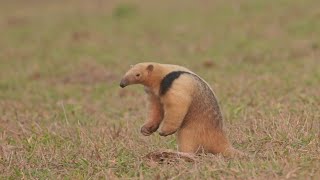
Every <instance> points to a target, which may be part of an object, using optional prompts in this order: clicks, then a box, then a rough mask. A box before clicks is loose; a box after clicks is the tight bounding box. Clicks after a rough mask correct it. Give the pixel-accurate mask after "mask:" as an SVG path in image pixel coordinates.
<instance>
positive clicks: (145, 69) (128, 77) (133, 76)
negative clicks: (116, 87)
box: [120, 63, 154, 88]
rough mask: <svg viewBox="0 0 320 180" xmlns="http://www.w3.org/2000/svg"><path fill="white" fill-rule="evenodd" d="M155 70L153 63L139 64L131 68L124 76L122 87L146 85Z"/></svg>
mask: <svg viewBox="0 0 320 180" xmlns="http://www.w3.org/2000/svg"><path fill="white" fill-rule="evenodd" d="M153 69H154V65H153V64H152V63H139V64H136V65H133V66H131V68H130V69H129V70H128V71H127V72H126V74H125V75H124V76H123V78H122V80H121V82H120V87H122V88H124V87H126V86H128V85H131V84H145V83H146V81H147V80H148V77H149V76H150V75H151V73H152V71H153Z"/></svg>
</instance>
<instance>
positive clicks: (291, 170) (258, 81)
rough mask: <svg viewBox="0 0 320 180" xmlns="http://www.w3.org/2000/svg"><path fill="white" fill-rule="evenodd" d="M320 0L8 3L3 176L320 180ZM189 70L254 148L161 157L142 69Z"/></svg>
mask: <svg viewBox="0 0 320 180" xmlns="http://www.w3.org/2000/svg"><path fill="white" fill-rule="evenodd" d="M319 7H320V1H319V0H304V1H302V0H301V1H299V0H256V1H254V0H229V1H223V0H215V1H204V0H203V1H195V0H193V1H191V0H186V1H182V0H180V1H168V0H164V1H137V0H134V1H111V0H108V1H102V0H91V1H62V0H56V1H53V0H52V1H49V0H45V1H40V0H30V1H21V0H20V1H19V0H11V1H9V0H3V1H1V2H0V157H1V159H0V179H20V178H23V179H57V178H58V179H61V178H66V179H98V178H107V179H117V178H119V179H292V178H297V179H320V170H319V169H320V140H319V139H320V8H319ZM141 61H155V62H160V63H171V64H179V65H183V66H186V67H188V68H190V69H191V70H193V71H194V72H196V73H198V74H199V75H200V76H202V77H203V78H204V79H206V80H207V81H208V83H209V84H210V85H211V86H212V88H213V89H214V91H215V92H216V94H217V96H218V99H219V102H220V104H221V108H222V111H223V114H224V117H225V119H224V124H225V128H226V132H227V134H228V136H229V138H230V140H231V141H232V143H233V145H234V146H235V147H236V148H237V149H239V150H241V151H244V152H246V153H248V154H249V155H250V158H245V159H224V158H223V157H221V156H220V155H217V156H214V155H201V156H199V157H197V158H196V162H194V163H188V162H185V161H183V160H178V161H177V162H175V163H173V164H167V163H164V164H150V163H149V162H147V160H146V159H144V158H143V157H144V156H145V155H146V154H148V153H149V152H152V151H155V150H159V149H172V150H175V149H177V147H176V142H175V137H174V136H170V137H160V136H159V135H158V134H157V133H155V134H154V135H152V136H150V137H144V136H142V135H141V134H140V126H141V125H142V123H143V121H144V120H145V117H146V115H145V114H146V113H145V111H146V106H145V99H144V91H143V88H142V87H141V86H132V87H128V88H126V89H120V88H119V81H120V79H121V76H122V75H123V74H124V72H125V71H126V70H127V69H128V67H129V65H131V64H135V63H137V62H141Z"/></svg>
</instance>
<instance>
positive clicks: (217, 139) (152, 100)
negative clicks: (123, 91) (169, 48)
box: [121, 63, 240, 156]
mask: <svg viewBox="0 0 320 180" xmlns="http://www.w3.org/2000/svg"><path fill="white" fill-rule="evenodd" d="M173 71H185V72H188V73H186V74H181V75H180V77H179V78H177V79H175V80H174V81H173V83H172V85H171V87H170V89H169V90H168V91H167V92H166V93H165V94H164V95H160V94H159V89H160V83H161V81H162V79H163V78H164V77H165V76H166V75H167V74H169V73H170V72H173ZM189 73H190V74H189ZM130 84H142V85H144V87H145V91H146V93H147V95H148V103H149V105H148V107H149V108H148V109H149V110H148V111H149V112H148V118H147V121H146V122H145V124H144V125H143V126H142V128H141V133H142V134H143V135H146V136H147V135H150V134H152V133H153V132H155V131H156V130H157V129H158V128H159V130H158V131H159V134H160V135H161V136H167V135H171V134H173V133H175V132H177V138H178V141H177V142H178V148H179V151H180V152H186V153H197V152H202V151H204V152H210V153H213V154H216V153H222V154H223V155H226V156H233V155H234V154H239V153H240V152H239V151H237V150H235V149H234V148H233V147H232V146H231V144H230V143H229V141H228V139H227V137H226V135H225V133H224V131H223V125H222V115H221V112H220V109H219V106H218V103H217V101H216V98H215V95H214V93H213V91H212V89H211V88H210V86H209V85H208V84H207V83H206V82H205V81H204V80H203V79H201V78H200V77H199V76H197V75H196V74H195V73H193V72H191V71H190V70H188V69H186V68H184V67H181V66H177V65H169V64H159V63H139V64H136V65H134V66H132V68H131V69H130V70H129V71H128V72H127V73H126V74H125V75H124V77H123V79H122V81H121V86H122V87H125V86H127V85H130ZM159 126H160V127H159Z"/></svg>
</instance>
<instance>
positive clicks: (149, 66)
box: [147, 64, 153, 72]
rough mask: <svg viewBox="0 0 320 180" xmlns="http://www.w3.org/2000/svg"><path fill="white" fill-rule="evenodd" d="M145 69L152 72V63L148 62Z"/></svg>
mask: <svg viewBox="0 0 320 180" xmlns="http://www.w3.org/2000/svg"><path fill="white" fill-rule="evenodd" d="M147 70H148V71H149V72H152V71H153V65H152V64H149V65H148V67H147Z"/></svg>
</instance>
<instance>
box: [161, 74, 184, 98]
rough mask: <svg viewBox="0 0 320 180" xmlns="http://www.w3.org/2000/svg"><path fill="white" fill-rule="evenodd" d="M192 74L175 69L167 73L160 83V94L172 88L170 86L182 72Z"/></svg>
mask: <svg viewBox="0 0 320 180" xmlns="http://www.w3.org/2000/svg"><path fill="white" fill-rule="evenodd" d="M184 73H187V74H190V73H189V72H186V71H173V72H171V73H169V74H167V75H166V76H165V77H164V78H163V79H162V81H161V83H160V90H159V94H160V95H164V94H166V92H167V91H168V90H169V89H170V87H171V86H172V83H173V81H174V80H176V79H178V78H179V76H180V75H181V74H184Z"/></svg>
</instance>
